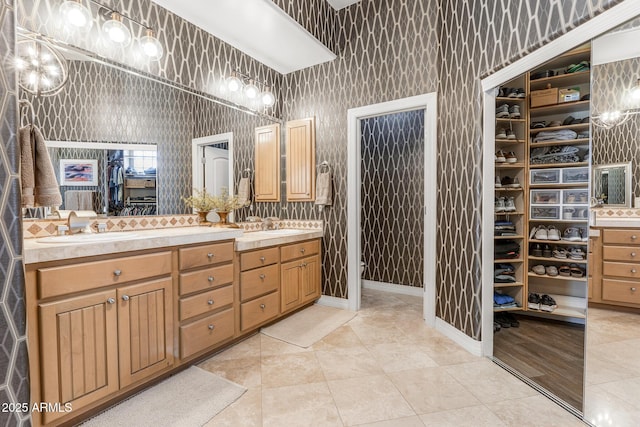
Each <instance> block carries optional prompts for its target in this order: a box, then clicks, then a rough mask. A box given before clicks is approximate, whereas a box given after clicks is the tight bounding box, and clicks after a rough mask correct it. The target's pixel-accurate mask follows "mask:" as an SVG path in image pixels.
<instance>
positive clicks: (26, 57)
mask: <svg viewBox="0 0 640 427" xmlns="http://www.w3.org/2000/svg"><path fill="white" fill-rule="evenodd" d="M15 66H16V70H17V71H18V84H19V85H20V87H21V88H22V89H24V90H25V91H27V92H28V93H31V94H33V95H36V96H41V95H42V96H50V95H55V94H56V93H58V92H60V90H61V89H62V87H63V86H64V84H65V83H66V82H67V78H68V71H67V61H66V60H65V59H64V57H63V56H62V55H61V54H60V53H59V52H58V51H56V50H55V49H54V48H52V47H51V46H49V45H47V44H45V43H44V42H42V41H41V40H21V41H19V42H18V43H17V44H16V59H15Z"/></svg>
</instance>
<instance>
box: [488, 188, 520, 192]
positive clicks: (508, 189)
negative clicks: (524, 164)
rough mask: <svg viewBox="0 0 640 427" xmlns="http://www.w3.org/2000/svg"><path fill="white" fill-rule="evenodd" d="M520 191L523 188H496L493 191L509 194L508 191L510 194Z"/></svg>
mask: <svg viewBox="0 0 640 427" xmlns="http://www.w3.org/2000/svg"><path fill="white" fill-rule="evenodd" d="M522 190H523V188H522V187H507V188H504V187H497V188H496V189H495V191H502V192H509V191H511V192H512V191H522Z"/></svg>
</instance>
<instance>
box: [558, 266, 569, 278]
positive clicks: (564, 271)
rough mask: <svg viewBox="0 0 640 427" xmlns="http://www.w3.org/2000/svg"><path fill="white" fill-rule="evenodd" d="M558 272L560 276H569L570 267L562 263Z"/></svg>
mask: <svg viewBox="0 0 640 427" xmlns="http://www.w3.org/2000/svg"><path fill="white" fill-rule="evenodd" d="M558 272H559V273H560V275H561V276H564V277H569V276H571V267H569V266H568V265H567V264H563V265H561V266H560V268H559V269H558Z"/></svg>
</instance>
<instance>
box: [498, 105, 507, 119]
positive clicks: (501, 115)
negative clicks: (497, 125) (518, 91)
mask: <svg viewBox="0 0 640 427" xmlns="http://www.w3.org/2000/svg"><path fill="white" fill-rule="evenodd" d="M496 118H498V119H506V118H509V104H502V105H501V106H499V107H498V108H496Z"/></svg>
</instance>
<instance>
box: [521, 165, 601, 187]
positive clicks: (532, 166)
mask: <svg viewBox="0 0 640 427" xmlns="http://www.w3.org/2000/svg"><path fill="white" fill-rule="evenodd" d="M583 166H589V162H573V163H539V164H534V165H529V169H551V168H573V167H575V168H577V167H583ZM583 184H585V185H587V184H588V182H585V183H583ZM538 185H540V184H538ZM545 185H546V184H545Z"/></svg>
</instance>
